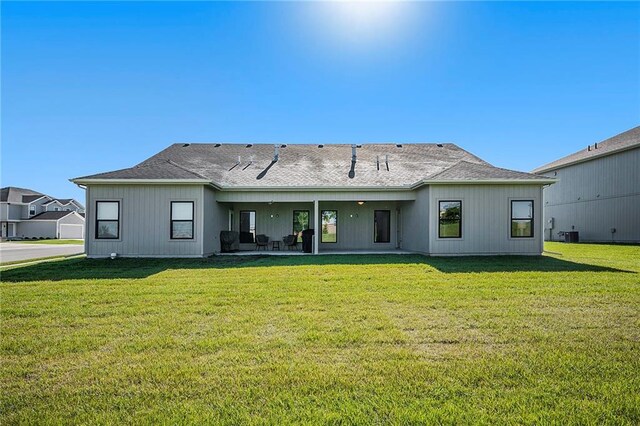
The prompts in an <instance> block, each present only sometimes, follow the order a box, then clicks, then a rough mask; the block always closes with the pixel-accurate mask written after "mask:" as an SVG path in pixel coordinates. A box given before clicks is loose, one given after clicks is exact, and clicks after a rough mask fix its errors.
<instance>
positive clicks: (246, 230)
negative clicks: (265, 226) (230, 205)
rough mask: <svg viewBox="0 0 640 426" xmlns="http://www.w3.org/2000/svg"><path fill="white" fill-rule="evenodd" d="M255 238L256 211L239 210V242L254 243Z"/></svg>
mask: <svg viewBox="0 0 640 426" xmlns="http://www.w3.org/2000/svg"><path fill="white" fill-rule="evenodd" d="M255 240H256V212H255V211H253V210H245V211H241V212H240V242H241V243H254V242H255Z"/></svg>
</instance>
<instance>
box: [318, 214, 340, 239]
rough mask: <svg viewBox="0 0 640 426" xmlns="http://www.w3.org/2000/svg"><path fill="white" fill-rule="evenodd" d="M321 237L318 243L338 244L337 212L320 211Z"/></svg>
mask: <svg viewBox="0 0 640 426" xmlns="http://www.w3.org/2000/svg"><path fill="white" fill-rule="evenodd" d="M320 217H322V235H321V236H320V242H322V243H337V242H338V211H337V210H322V214H321V215H320Z"/></svg>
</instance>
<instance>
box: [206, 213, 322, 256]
mask: <svg viewBox="0 0 640 426" xmlns="http://www.w3.org/2000/svg"><path fill="white" fill-rule="evenodd" d="M220 205H221V206H223V209H224V211H225V214H226V218H227V220H228V214H229V213H228V212H229V210H233V230H234V231H238V232H240V212H241V211H243V210H255V212H256V235H257V234H265V235H267V236H268V237H269V241H274V240H279V241H282V237H284V236H287V235H290V234H291V233H293V211H294V210H309V228H313V223H314V222H313V220H314V219H313V203H273V204H268V203H233V204H226V203H225V204H220ZM272 216H273V217H272ZM222 229H228V222H225V225H224V228H222ZM219 232H220V230H219V231H218V233H219ZM280 245H281V249H284V246H282V243H281V244H280ZM255 247H256V246H255V244H240V250H253V249H255ZM219 248H220V247H219V243H218V247H217V249H218V250H219ZM269 248H271V247H269Z"/></svg>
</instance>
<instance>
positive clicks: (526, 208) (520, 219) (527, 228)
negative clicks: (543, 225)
mask: <svg viewBox="0 0 640 426" xmlns="http://www.w3.org/2000/svg"><path fill="white" fill-rule="evenodd" d="M531 237H533V200H518V201H511V238H531Z"/></svg>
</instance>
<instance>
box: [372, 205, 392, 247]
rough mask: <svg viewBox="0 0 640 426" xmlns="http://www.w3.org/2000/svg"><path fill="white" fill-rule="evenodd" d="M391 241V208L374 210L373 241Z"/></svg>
mask: <svg viewBox="0 0 640 426" xmlns="http://www.w3.org/2000/svg"><path fill="white" fill-rule="evenodd" d="M390 241H391V210H375V211H374V212H373V242H374V243H388V242H390Z"/></svg>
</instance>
